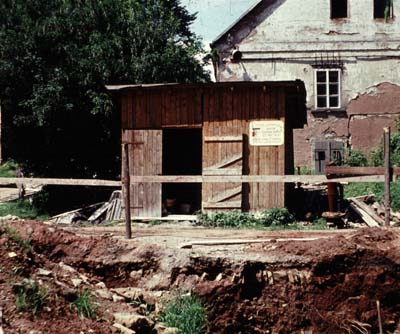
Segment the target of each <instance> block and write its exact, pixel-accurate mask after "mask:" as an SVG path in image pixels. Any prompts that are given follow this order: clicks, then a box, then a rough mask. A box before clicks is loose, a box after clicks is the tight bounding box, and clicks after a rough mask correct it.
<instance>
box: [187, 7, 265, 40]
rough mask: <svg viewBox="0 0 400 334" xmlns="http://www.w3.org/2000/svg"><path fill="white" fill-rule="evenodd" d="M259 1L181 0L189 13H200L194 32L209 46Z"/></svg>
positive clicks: (193, 28)
mask: <svg viewBox="0 0 400 334" xmlns="http://www.w3.org/2000/svg"><path fill="white" fill-rule="evenodd" d="M256 2H257V0H181V4H182V5H184V6H186V8H187V9H188V10H189V12H191V13H194V12H198V14H197V19H196V21H195V22H194V23H193V25H192V31H193V32H195V33H196V34H197V35H199V36H201V37H202V38H203V42H204V44H205V45H208V44H209V43H210V42H212V41H213V40H214V39H216V38H217V37H218V36H219V35H220V34H221V33H222V32H224V31H225V30H226V29H227V28H228V27H229V26H230V25H231V24H232V23H233V22H235V21H236V20H237V19H238V18H239V17H240V16H241V15H242V14H243V13H244V12H246V11H247V10H248V9H249V8H251V7H252V6H253V4H255V3H256Z"/></svg>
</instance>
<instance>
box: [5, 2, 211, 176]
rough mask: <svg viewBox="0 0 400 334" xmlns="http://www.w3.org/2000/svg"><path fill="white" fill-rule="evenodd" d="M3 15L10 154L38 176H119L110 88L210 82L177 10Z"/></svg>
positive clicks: (88, 8)
mask: <svg viewBox="0 0 400 334" xmlns="http://www.w3.org/2000/svg"><path fill="white" fill-rule="evenodd" d="M0 13H2V15H1V16H0V45H1V47H0V98H1V100H2V101H3V124H4V126H5V129H4V137H5V138H4V144H5V154H6V156H9V157H10V156H12V157H13V158H15V159H16V160H18V161H20V162H21V161H24V162H26V163H27V164H28V165H29V167H30V169H31V170H33V171H34V172H36V174H42V175H46V176H80V177H91V176H93V175H95V174H97V175H98V176H102V177H110V176H113V175H114V176H115V173H116V172H117V171H118V170H119V160H118V159H119V158H118V156H119V150H120V145H119V135H120V132H119V125H120V123H119V113H118V112H117V109H116V107H115V106H114V105H113V103H112V99H111V97H110V95H109V94H108V93H107V92H106V91H105V87H104V86H105V85H106V84H126V83H155V82H158V83H160V82H199V81H207V80H208V74H207V73H205V72H204V70H203V68H202V64H201V63H200V62H199V61H198V60H196V57H195V56H196V55H197V54H199V52H201V44H200V42H199V39H198V38H197V37H196V36H195V35H194V34H193V33H191V31H190V29H189V27H190V24H191V22H192V21H193V20H194V19H195V16H194V15H191V14H189V13H188V12H187V10H186V9H185V8H184V7H183V6H181V5H180V2H179V0H50V1H49V0H2V1H0Z"/></svg>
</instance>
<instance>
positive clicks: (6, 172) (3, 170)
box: [0, 160, 18, 177]
mask: <svg viewBox="0 0 400 334" xmlns="http://www.w3.org/2000/svg"><path fill="white" fill-rule="evenodd" d="M17 168H18V164H17V163H15V162H14V161H12V160H8V161H6V162H5V163H4V164H2V165H1V166H0V177H15V171H16V170H17Z"/></svg>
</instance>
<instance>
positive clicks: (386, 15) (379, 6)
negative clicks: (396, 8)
mask: <svg viewBox="0 0 400 334" xmlns="http://www.w3.org/2000/svg"><path fill="white" fill-rule="evenodd" d="M392 17H393V0H374V19H386V20H387V19H390V18H392Z"/></svg>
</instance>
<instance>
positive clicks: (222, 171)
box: [203, 168, 242, 176]
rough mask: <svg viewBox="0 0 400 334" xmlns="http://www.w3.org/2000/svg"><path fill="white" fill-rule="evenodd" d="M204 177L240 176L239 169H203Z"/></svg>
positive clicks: (240, 170)
mask: <svg viewBox="0 0 400 334" xmlns="http://www.w3.org/2000/svg"><path fill="white" fill-rule="evenodd" d="M203 174H204V175H207V176H212V175H237V176H240V175H242V169H241V168H215V169H212V168H205V169H204V171H203Z"/></svg>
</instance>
